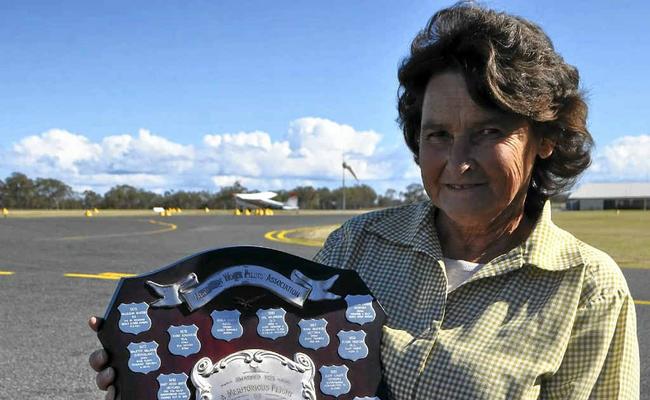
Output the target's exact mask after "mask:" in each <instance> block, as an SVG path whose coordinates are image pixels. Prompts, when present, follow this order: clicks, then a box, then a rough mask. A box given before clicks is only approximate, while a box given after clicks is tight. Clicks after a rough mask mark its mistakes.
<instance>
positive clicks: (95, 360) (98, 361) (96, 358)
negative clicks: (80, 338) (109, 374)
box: [88, 349, 108, 372]
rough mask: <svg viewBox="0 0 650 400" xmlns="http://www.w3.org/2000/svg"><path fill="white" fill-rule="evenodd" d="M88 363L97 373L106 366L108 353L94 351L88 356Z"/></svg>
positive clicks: (100, 350) (102, 350)
mask: <svg viewBox="0 0 650 400" xmlns="http://www.w3.org/2000/svg"><path fill="white" fill-rule="evenodd" d="M88 363H89V364H90V366H91V367H92V369H94V370H95V371H97V372H99V371H101V370H103V369H104V368H106V364H108V353H106V350H104V349H99V350H95V351H93V352H92V354H91V355H90V358H89V359H88Z"/></svg>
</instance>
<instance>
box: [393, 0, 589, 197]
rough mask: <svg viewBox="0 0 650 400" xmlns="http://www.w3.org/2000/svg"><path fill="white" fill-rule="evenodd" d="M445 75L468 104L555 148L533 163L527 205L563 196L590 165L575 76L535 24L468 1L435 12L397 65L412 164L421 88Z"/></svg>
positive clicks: (583, 108) (582, 105)
mask: <svg viewBox="0 0 650 400" xmlns="http://www.w3.org/2000/svg"><path fill="white" fill-rule="evenodd" d="M449 70H456V71H459V72H461V73H462V74H463V76H464V77H465V80H466V82H467V86H468V90H469V91H470V94H471V96H472V98H473V99H474V101H476V102H477V103H479V104H481V105H483V106H486V107H490V108H497V109H500V110H503V111H505V112H508V113H511V114H515V115H518V116H521V117H524V118H526V119H527V120H528V121H529V122H530V123H531V124H532V127H533V131H534V132H535V133H536V134H538V135H542V136H543V137H545V138H549V139H550V140H552V141H554V142H555V148H554V151H553V154H552V155H551V156H550V157H548V158H546V159H541V158H538V159H537V160H536V161H535V166H534V168H533V173H532V179H531V184H530V188H529V191H528V194H529V196H528V199H527V205H533V204H528V203H530V202H532V203H534V205H536V206H540V205H541V204H543V202H544V201H545V200H546V199H547V198H549V197H550V196H553V195H555V194H558V193H561V192H563V191H565V190H567V189H568V188H569V187H571V185H572V184H573V183H574V182H575V180H576V179H577V177H578V175H579V174H580V173H582V172H583V171H584V170H585V169H586V168H587V167H588V166H589V164H590V162H591V156H590V153H591V148H592V146H593V139H592V137H591V134H590V133H589V131H588V130H587V127H586V120H587V105H586V103H585V101H584V98H583V94H582V93H581V91H580V89H579V88H578V84H579V80H580V78H579V75H578V70H577V69H576V68H575V67H573V66H571V65H569V64H567V63H566V62H564V59H563V58H562V57H561V56H560V55H559V54H558V53H557V52H556V51H555V49H554V48H553V44H552V42H551V40H550V39H549V37H548V36H547V35H546V34H545V33H544V31H542V29H541V28H540V27H539V26H537V25H536V24H534V23H532V22H530V21H527V20H526V19H523V18H521V17H517V16H513V15H509V14H506V13H502V12H496V11H494V10H490V9H486V8H484V7H482V6H479V5H476V4H475V3H473V2H462V3H457V4H456V5H454V6H452V7H449V8H446V9H443V10H440V11H438V12H437V13H435V14H434V15H433V17H432V18H431V19H430V20H429V23H428V24H427V25H426V27H425V28H424V29H423V30H421V31H420V32H419V33H418V35H417V36H416V37H415V39H413V42H412V44H411V53H410V55H409V56H408V57H406V58H405V59H404V60H402V62H401V65H400V67H399V71H398V77H399V83H400V88H399V92H398V98H399V99H398V111H399V117H398V120H397V121H398V123H399V124H400V127H401V128H402V131H403V134H404V139H405V140H406V144H407V145H408V147H409V149H410V150H411V152H413V156H414V159H415V162H416V163H419V160H418V152H419V143H418V138H419V135H420V123H421V118H422V101H423V97H424V92H425V88H426V86H427V83H428V81H429V79H430V78H431V76H433V75H435V74H438V73H441V72H444V71H449ZM535 208H538V207H535Z"/></svg>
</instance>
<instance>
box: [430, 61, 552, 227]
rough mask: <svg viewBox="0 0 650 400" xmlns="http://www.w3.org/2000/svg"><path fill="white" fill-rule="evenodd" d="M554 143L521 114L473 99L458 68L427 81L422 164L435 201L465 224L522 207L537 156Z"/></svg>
mask: <svg viewBox="0 0 650 400" xmlns="http://www.w3.org/2000/svg"><path fill="white" fill-rule="evenodd" d="M552 151H553V146H552V144H550V143H548V142H547V141H542V140H540V139H538V138H536V137H535V135H534V134H533V132H532V129H531V127H530V124H529V123H528V122H527V121H526V120H524V119H522V118H519V117H516V116H512V115H509V114H506V113H504V112H502V111H499V110H494V109H488V108H484V107H483V106H480V105H478V104H476V103H475V102H474V100H472V98H471V97H470V95H469V93H468V91H467V85H466V83H465V80H464V78H463V76H462V75H461V74H459V73H457V72H453V71H450V72H444V73H440V74H437V75H434V76H433V77H432V78H431V79H430V80H429V83H428V84H427V87H426V92H425V95H424V101H423V105H422V121H421V125H420V153H419V160H420V168H421V173H422V181H423V183H424V187H425V189H426V191H427V193H428V194H429V197H430V198H431V200H432V202H433V203H434V204H435V205H436V206H437V207H438V208H439V209H440V210H441V211H442V212H444V213H445V214H446V215H447V216H448V217H449V218H451V219H452V220H453V221H455V222H456V223H458V224H460V225H462V226H468V227H471V226H483V227H485V226H487V225H488V224H490V223H491V222H492V221H494V220H495V219H496V218H497V217H499V216H505V217H506V218H515V217H517V216H519V215H520V213H521V212H522V211H523V208H522V207H523V202H524V200H525V194H526V192H527V189H528V184H529V182H530V176H531V171H532V169H533V163H534V162H535V157H536V156H538V155H539V156H540V157H542V158H546V157H548V156H549V155H550V154H551V152H552Z"/></svg>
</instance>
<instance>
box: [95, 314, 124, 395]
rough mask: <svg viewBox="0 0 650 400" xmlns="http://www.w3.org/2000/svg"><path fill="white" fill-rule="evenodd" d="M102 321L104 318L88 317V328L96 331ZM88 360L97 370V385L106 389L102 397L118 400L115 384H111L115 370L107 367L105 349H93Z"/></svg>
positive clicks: (113, 380)
mask: <svg viewBox="0 0 650 400" xmlns="http://www.w3.org/2000/svg"><path fill="white" fill-rule="evenodd" d="M103 322H104V320H103V319H101V318H98V317H90V319H89V320H88V325H89V326H90V329H92V330H93V331H95V332H97V331H98V330H99V327H100V326H101V325H102V323H103ZM89 362H90V366H91V367H92V369H94V370H95V371H97V377H96V381H97V387H98V388H99V389H101V390H105V391H106V396H105V397H104V399H106V400H120V396H119V395H117V396H116V395H115V386H113V383H114V382H115V370H113V368H111V367H107V365H108V353H106V350H104V349H99V350H95V351H94V352H93V353H92V354H91V355H90V359H89Z"/></svg>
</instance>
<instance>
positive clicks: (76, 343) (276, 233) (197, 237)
mask: <svg viewBox="0 0 650 400" xmlns="http://www.w3.org/2000/svg"><path fill="white" fill-rule="evenodd" d="M348 218H350V215H276V216H272V217H261V216H255V217H254V216H249V217H244V216H239V217H237V216H224V215H214V216H213V215H204V216H198V215H195V216H184V215H182V214H180V215H175V216H173V217H169V218H162V217H159V216H157V215H155V214H153V213H152V214H151V215H150V216H146V215H139V216H129V217H113V218H73V217H68V218H58V217H51V218H15V219H14V218H6V219H0V249H1V250H0V399H18V398H29V399H53V400H54V399H66V400H68V399H103V392H100V391H99V390H98V389H97V388H96V386H95V374H94V372H93V371H92V370H91V369H90V367H89V366H88V356H89V355H90V353H91V352H92V351H93V350H95V349H97V348H99V341H98V340H97V337H96V335H95V334H94V333H93V332H92V331H91V330H90V329H89V328H88V326H87V320H88V317H89V316H91V315H98V316H101V315H103V314H104V311H105V307H106V306H107V304H108V302H109V301H110V299H111V296H112V294H113V291H114V289H115V286H116V283H117V282H118V281H117V279H119V277H120V276H127V275H130V274H140V273H144V272H148V271H151V270H154V269H157V268H159V267H162V266H165V265H168V264H171V263H173V262H174V261H177V260H179V259H181V258H184V257H186V256H188V255H191V254H194V253H197V252H199V251H203V250H206V249H212V248H219V247H225V246H232V245H259V246H265V247H271V248H276V249H279V250H283V251H286V252H289V253H292V254H295V255H298V256H301V257H305V258H311V257H313V255H314V254H316V252H317V251H318V244H319V243H318V241H314V240H313V239H312V238H308V237H307V238H306V239H305V238H304V237H302V239H301V235H300V233H301V231H302V230H301V228H304V227H314V226H327V225H336V224H340V223H342V222H343V221H345V220H346V219H348ZM282 238H285V239H287V238H288V239H290V240H278V239H282ZM291 239H293V241H292V240H291ZM623 272H624V274H625V276H626V278H627V281H628V285H629V286H630V290H631V291H632V294H633V296H634V297H635V299H637V305H636V311H637V319H638V336H639V341H640V347H641V360H642V364H641V376H642V391H641V393H642V395H641V398H643V399H650V365H649V363H648V362H646V361H645V360H650V338H648V336H647V335H645V334H646V333H647V332H649V331H650V285H648V282H650V271H648V270H646V269H634V268H633V269H624V270H623Z"/></svg>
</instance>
